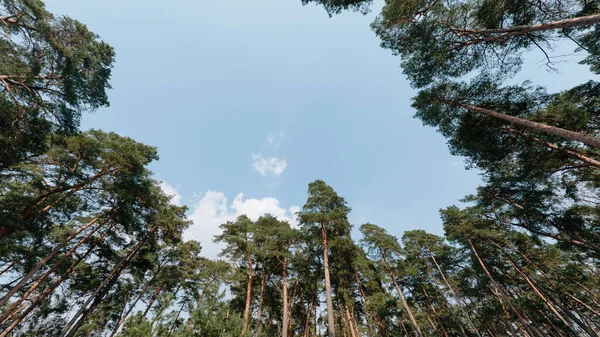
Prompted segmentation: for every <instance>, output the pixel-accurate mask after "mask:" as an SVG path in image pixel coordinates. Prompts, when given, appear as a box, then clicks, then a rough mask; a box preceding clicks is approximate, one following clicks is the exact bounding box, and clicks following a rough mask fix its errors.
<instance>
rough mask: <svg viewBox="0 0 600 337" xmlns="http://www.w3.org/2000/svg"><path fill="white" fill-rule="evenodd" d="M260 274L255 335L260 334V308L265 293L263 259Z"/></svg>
mask: <svg viewBox="0 0 600 337" xmlns="http://www.w3.org/2000/svg"><path fill="white" fill-rule="evenodd" d="M260 270H261V275H260V298H259V303H258V313H257V314H256V335H257V336H260V332H261V330H262V310H263V302H264V295H265V261H264V260H263V261H262V262H261V268H260Z"/></svg>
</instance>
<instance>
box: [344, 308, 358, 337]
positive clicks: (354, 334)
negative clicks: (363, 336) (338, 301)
mask: <svg viewBox="0 0 600 337" xmlns="http://www.w3.org/2000/svg"><path fill="white" fill-rule="evenodd" d="M346 318H347V319H348V326H349V327H350V334H351V335H352V337H358V331H356V326H354V319H353V317H352V315H350V310H348V306H346Z"/></svg>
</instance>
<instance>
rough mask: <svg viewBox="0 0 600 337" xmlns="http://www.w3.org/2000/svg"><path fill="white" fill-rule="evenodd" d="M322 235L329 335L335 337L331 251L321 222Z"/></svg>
mask: <svg viewBox="0 0 600 337" xmlns="http://www.w3.org/2000/svg"><path fill="white" fill-rule="evenodd" d="M321 237H322V238H323V271H324V274H325V296H326V299H327V335H328V336H329V337H335V319H334V312H333V300H332V299H331V280H330V278H329V252H328V249H327V230H326V229H325V225H324V224H321Z"/></svg>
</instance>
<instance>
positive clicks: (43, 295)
mask: <svg viewBox="0 0 600 337" xmlns="http://www.w3.org/2000/svg"><path fill="white" fill-rule="evenodd" d="M106 234H108V232H105V233H104V234H103V235H102V237H101V239H102V238H104V237H105V236H106ZM94 248H96V247H95V246H92V247H90V248H89V249H88V250H87V251H86V252H85V253H84V254H83V255H82V256H80V257H79V258H78V259H77V261H75V263H73V264H72V265H71V266H70V267H69V268H68V269H67V270H66V271H65V272H64V273H62V275H61V276H60V277H59V278H58V280H56V281H54V283H52V285H51V286H49V287H48V288H46V289H44V291H43V292H42V293H41V294H40V295H39V296H38V297H37V298H36V299H35V301H34V302H33V303H31V305H30V306H29V307H28V308H27V309H26V310H25V311H24V312H22V313H21V315H20V316H19V317H18V318H17V319H16V320H15V321H13V322H12V323H11V324H10V325H9V326H8V327H6V329H5V330H4V331H3V332H2V333H0V337H5V336H7V335H8V334H9V333H10V332H11V331H12V330H13V329H14V328H15V327H17V326H18V325H19V323H20V322H21V321H23V319H25V317H27V315H29V313H31V312H32V311H33V310H34V309H35V308H37V307H38V306H39V305H40V304H41V303H42V301H43V300H44V299H45V298H46V297H48V295H50V294H51V293H52V291H54V289H56V287H58V286H59V285H60V284H61V283H62V282H63V281H64V280H65V279H66V278H67V276H68V275H70V274H71V273H72V272H73V270H75V268H76V267H77V266H78V265H79V263H80V262H81V261H83V260H84V259H85V258H86V257H87V256H88V255H89V254H90V253H91V252H92V251H93V250H94ZM0 324H4V322H2V323H0Z"/></svg>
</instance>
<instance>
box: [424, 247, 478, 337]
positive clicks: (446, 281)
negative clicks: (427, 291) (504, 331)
mask: <svg viewBox="0 0 600 337" xmlns="http://www.w3.org/2000/svg"><path fill="white" fill-rule="evenodd" d="M425 248H426V249H427V251H429V252H430V254H429V256H430V257H431V260H432V261H433V263H434V264H435V266H436V268H437V270H438V272H439V273H440V275H441V276H442V280H444V283H446V287H448V291H450V294H452V297H454V298H455V299H456V302H457V303H458V306H459V307H460V309H461V311H462V312H463V314H464V315H465V319H466V320H467V322H469V324H470V326H471V327H472V329H473V331H474V332H475V334H476V335H477V336H478V337H481V335H480V334H479V331H478V329H477V327H476V326H475V324H473V322H472V321H471V318H470V317H469V314H468V313H467V312H466V311H465V308H464V307H463V305H462V301H460V299H459V298H458V297H457V296H456V293H455V292H454V289H452V287H451V286H450V283H449V282H448V280H447V279H446V275H444V273H443V271H442V269H441V268H440V265H439V264H438V263H437V260H436V259H435V256H434V255H433V254H432V253H431V251H430V250H429V247H425ZM425 264H426V265H427V271H428V272H429V275H430V277H431V279H432V280H433V282H434V283H435V284H436V286H438V287H439V285H438V280H437V279H436V278H435V276H434V275H433V271H432V270H431V267H430V266H429V261H427V257H426V258H425ZM442 297H443V298H444V303H445V304H446V307H447V308H448V312H449V313H450V315H451V316H452V318H453V320H454V321H455V322H456V325H457V326H458V328H459V330H460V332H461V334H462V335H463V337H467V333H466V332H465V329H464V328H463V326H462V322H460V321H459V320H458V317H457V316H456V315H455V314H454V310H452V309H451V308H450V303H448V299H447V298H446V297H445V296H442Z"/></svg>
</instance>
